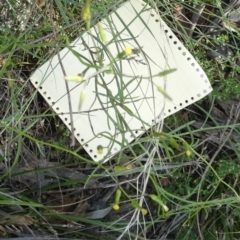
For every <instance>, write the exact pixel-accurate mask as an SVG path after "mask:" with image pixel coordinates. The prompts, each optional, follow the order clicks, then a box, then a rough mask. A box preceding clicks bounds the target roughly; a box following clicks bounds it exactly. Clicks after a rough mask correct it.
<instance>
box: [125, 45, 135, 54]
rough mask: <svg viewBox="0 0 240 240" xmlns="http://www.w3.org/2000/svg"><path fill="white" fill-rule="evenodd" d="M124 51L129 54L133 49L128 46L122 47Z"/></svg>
mask: <svg viewBox="0 0 240 240" xmlns="http://www.w3.org/2000/svg"><path fill="white" fill-rule="evenodd" d="M124 53H125V54H126V55H131V54H132V53H133V49H132V48H130V47H126V48H125V49H124Z"/></svg>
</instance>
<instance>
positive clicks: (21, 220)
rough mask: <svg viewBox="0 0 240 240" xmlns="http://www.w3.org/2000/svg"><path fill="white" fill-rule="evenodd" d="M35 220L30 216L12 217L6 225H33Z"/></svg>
mask: <svg viewBox="0 0 240 240" xmlns="http://www.w3.org/2000/svg"><path fill="white" fill-rule="evenodd" d="M34 223H35V220H34V219H33V218H32V217H30V216H21V215H14V216H12V215H11V218H10V219H8V220H6V222H5V225H21V226H22V225H27V226H29V225H32V224H34Z"/></svg>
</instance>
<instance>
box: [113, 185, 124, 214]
mask: <svg viewBox="0 0 240 240" xmlns="http://www.w3.org/2000/svg"><path fill="white" fill-rule="evenodd" d="M121 195H122V191H121V190H120V189H118V190H117V191H116V193H115V202H114V204H113V209H114V210H116V211H117V210H119V208H120V206H119V201H120V197H121Z"/></svg>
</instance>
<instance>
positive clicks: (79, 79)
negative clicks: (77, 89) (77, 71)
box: [64, 75, 83, 82]
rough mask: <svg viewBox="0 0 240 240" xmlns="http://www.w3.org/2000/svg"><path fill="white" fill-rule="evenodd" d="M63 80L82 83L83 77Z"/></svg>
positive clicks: (66, 77) (78, 76)
mask: <svg viewBox="0 0 240 240" xmlns="http://www.w3.org/2000/svg"><path fill="white" fill-rule="evenodd" d="M64 79H65V80H67V81H71V82H82V80H83V76H81V75H76V76H65V77H64Z"/></svg>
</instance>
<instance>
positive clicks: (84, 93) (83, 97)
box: [78, 89, 86, 111]
mask: <svg viewBox="0 0 240 240" xmlns="http://www.w3.org/2000/svg"><path fill="white" fill-rule="evenodd" d="M85 97H86V90H85V89H83V90H82V92H81V95H80V101H79V106H78V111H80V110H81V109H82V105H83V102H84V99H85Z"/></svg>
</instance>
